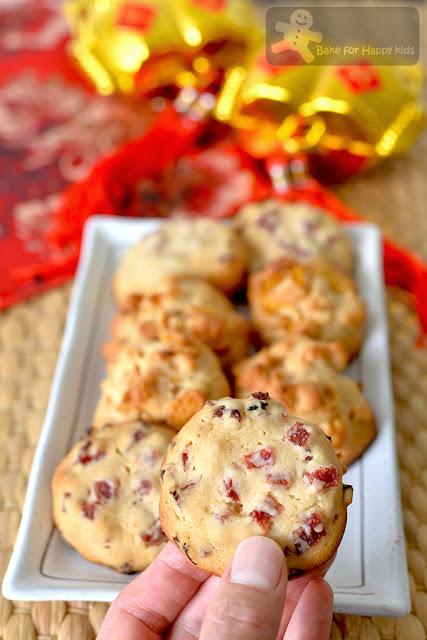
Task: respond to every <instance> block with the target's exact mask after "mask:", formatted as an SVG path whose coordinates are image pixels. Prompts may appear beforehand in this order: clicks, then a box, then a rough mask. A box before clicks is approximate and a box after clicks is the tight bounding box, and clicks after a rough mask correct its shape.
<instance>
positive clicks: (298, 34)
mask: <svg viewBox="0 0 427 640" xmlns="http://www.w3.org/2000/svg"><path fill="white" fill-rule="evenodd" d="M312 24H313V16H312V15H311V13H310V11H307V9H295V11H294V12H293V13H292V15H291V18H290V23H288V22H276V30H277V31H279V32H280V33H283V39H282V40H280V42H275V43H274V44H273V45H271V51H272V52H273V53H283V52H284V51H286V50H289V49H290V50H291V51H297V52H298V53H299V54H300V56H301V57H302V59H303V60H304V62H308V63H309V62H313V60H314V55H313V54H312V52H311V51H310V49H309V46H308V45H309V44H310V43H311V42H321V41H322V38H323V35H322V34H321V33H318V32H317V31H312V30H311V29H310V27H311V26H312Z"/></svg>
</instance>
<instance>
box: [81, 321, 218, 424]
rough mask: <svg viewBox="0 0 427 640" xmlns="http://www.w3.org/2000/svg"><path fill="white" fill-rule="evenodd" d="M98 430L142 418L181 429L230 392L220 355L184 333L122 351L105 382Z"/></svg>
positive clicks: (98, 407)
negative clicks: (212, 401)
mask: <svg viewBox="0 0 427 640" xmlns="http://www.w3.org/2000/svg"><path fill="white" fill-rule="evenodd" d="M101 391H102V393H101V398H100V400H99V403H98V406H97V408H96V411H95V416H94V419H93V426H94V427H95V428H100V427H102V426H103V425H104V424H106V423H107V422H123V421H127V420H135V419H137V418H141V419H144V420H154V421H156V422H166V423H167V424H168V425H169V426H171V427H173V428H174V429H179V428H180V427H181V426H182V425H183V424H185V423H186V422H187V420H189V419H190V418H191V416H192V415H193V414H194V413H196V411H198V410H199V409H200V408H201V407H202V406H203V404H204V403H205V401H206V400H207V399H208V398H220V397H221V396H223V395H224V394H226V393H229V384H228V381H227V378H226V377H225V375H224V373H223V371H222V369H221V366H220V363H219V360H218V358H217V357H216V355H215V354H214V353H213V352H212V351H211V350H210V349H209V347H207V346H206V345H205V344H203V343H202V342H200V341H198V340H193V339H190V338H187V337H184V336H182V335H179V334H171V333H165V334H162V335H161V336H160V337H159V339H158V340H153V341H151V342H145V343H144V344H141V345H139V346H129V347H124V348H123V349H121V351H120V353H119V354H118V355H117V358H116V359H115V360H113V361H112V362H110V364H109V366H108V375H107V377H106V378H105V380H103V382H102V383H101Z"/></svg>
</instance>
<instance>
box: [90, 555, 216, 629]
mask: <svg viewBox="0 0 427 640" xmlns="http://www.w3.org/2000/svg"><path fill="white" fill-rule="evenodd" d="M208 577H209V574H208V573H206V571H202V570H201V569H198V568H197V567H195V566H194V565H192V564H191V563H190V562H189V560H187V558H186V557H185V556H184V555H183V554H182V553H181V552H180V551H179V550H178V549H177V548H176V547H175V546H174V545H173V544H171V543H168V544H167V545H166V547H165V548H164V549H163V550H162V551H161V552H160V554H159V555H158V556H157V558H156V560H154V562H152V563H151V565H150V566H149V567H148V569H146V570H145V571H144V572H143V573H141V574H140V575H139V576H138V577H137V578H135V580H133V581H132V582H130V583H129V584H128V585H127V586H126V587H125V588H124V589H123V591H122V592H121V593H120V594H119V595H118V596H117V598H116V599H115V600H114V602H113V603H112V605H111V606H110V608H109V610H108V612H107V615H106V617H105V620H104V622H103V624H102V627H101V630H100V632H99V634H98V640H112V638H114V640H157V639H158V638H159V637H160V636H161V634H162V633H163V632H164V631H165V629H166V628H167V627H168V626H169V625H170V624H171V623H172V622H173V621H174V620H175V618H176V617H177V616H178V614H179V613H180V611H181V609H182V608H183V607H184V606H185V605H186V604H187V602H188V601H189V600H190V598H191V597H192V596H193V595H194V594H195V593H196V591H197V589H198V588H199V587H200V585H201V584H202V583H203V582H204V581H205V580H206V579H207V578H208Z"/></svg>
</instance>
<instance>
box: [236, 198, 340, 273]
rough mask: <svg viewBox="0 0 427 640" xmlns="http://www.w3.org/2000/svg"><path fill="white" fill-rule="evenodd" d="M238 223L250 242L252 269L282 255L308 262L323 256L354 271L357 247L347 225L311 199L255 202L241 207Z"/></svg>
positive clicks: (248, 244) (237, 226)
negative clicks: (354, 247) (352, 241)
mask: <svg viewBox="0 0 427 640" xmlns="http://www.w3.org/2000/svg"><path fill="white" fill-rule="evenodd" d="M235 226H236V228H237V229H238V230H239V232H241V233H242V235H243V239H244V240H245V242H246V244H247V246H248V249H249V252H248V253H249V268H250V270H251V271H255V270H258V269H261V268H262V267H265V266H266V265H267V264H268V263H270V262H272V261H274V260H277V259H279V258H289V259H290V260H297V261H300V262H305V261H307V260H313V259H316V258H319V257H322V256H323V257H326V258H327V259H328V260H330V261H331V263H332V264H333V265H334V266H336V267H338V268H339V269H341V270H342V271H344V272H345V273H347V274H351V272H352V268H353V247H352V244H351V240H350V238H349V236H348V235H347V234H346V232H345V230H344V228H343V226H342V225H341V224H340V223H339V222H337V221H336V220H334V218H332V217H331V216H329V215H327V214H326V213H325V212H324V211H322V209H319V208H318V207H314V206H312V205H310V204H308V203H301V202H280V201H278V200H265V201H264V202H254V203H251V204H248V205H246V206H245V207H243V209H241V210H240V212H239V214H238V216H237V218H236V221H235Z"/></svg>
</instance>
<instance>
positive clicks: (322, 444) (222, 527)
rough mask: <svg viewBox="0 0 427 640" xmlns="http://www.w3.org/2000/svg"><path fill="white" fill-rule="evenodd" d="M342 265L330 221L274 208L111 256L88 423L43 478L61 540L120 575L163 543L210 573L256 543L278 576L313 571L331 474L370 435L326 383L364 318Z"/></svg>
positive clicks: (180, 228)
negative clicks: (274, 561) (101, 362)
mask: <svg viewBox="0 0 427 640" xmlns="http://www.w3.org/2000/svg"><path fill="white" fill-rule="evenodd" d="M352 268H353V253H352V246H351V243H350V240H349V239H348V238H347V236H346V235H345V232H344V231H343V229H342V228H341V227H340V226H339V225H338V224H337V223H335V222H334V221H333V220H332V218H330V217H329V216H327V215H326V214H324V213H323V212H322V211H320V210H319V209H317V208H314V207H311V206H309V205H306V204H304V205H303V204H290V203H287V204H285V203H280V202H276V201H273V200H270V201H266V202H263V203H254V204H251V205H248V206H246V207H245V208H244V209H243V210H242V211H241V212H240V213H239V214H238V216H237V218H236V219H235V220H234V221H233V223H228V224H227V223H225V224H224V223H219V222H215V221H213V220H207V219H197V220H189V219H174V220H170V221H165V222H164V223H163V224H162V225H161V226H160V227H159V228H158V230H156V231H154V232H153V233H151V234H149V235H146V236H144V237H143V239H142V240H141V241H140V242H139V243H138V244H136V245H135V246H134V247H133V248H132V249H131V250H130V251H128V252H127V253H126V255H125V256H124V258H123V260H122V262H121V264H120V265H119V268H118V270H117V273H116V275H115V278H114V282H113V289H114V296H115V300H116V302H117V306H118V312H117V314H116V316H115V318H114V320H113V322H112V326H111V340H110V341H109V342H108V343H106V344H104V345H103V347H102V354H103V356H104V358H105V360H106V364H107V376H106V378H105V380H104V381H103V382H102V384H101V395H100V398H99V401H98V404H97V407H96V410H95V415H94V418H93V423H92V428H91V430H90V432H89V435H88V436H87V437H86V438H85V439H84V440H82V441H80V442H79V443H77V444H76V445H75V447H74V448H73V449H72V450H71V451H70V452H69V453H68V455H67V456H66V457H65V458H64V460H63V461H62V462H61V464H60V465H59V466H58V468H57V470H56V472H55V475H54V478H53V482H52V490H53V504H54V507H53V513H54V520H55V523H56V525H57V527H58V528H59V530H60V531H61V533H62V535H63V537H64V538H65V540H67V541H68V542H69V543H70V544H71V545H72V546H73V547H75V548H76V549H77V550H78V551H79V552H80V553H81V554H82V555H83V556H84V557H86V558H87V559H89V560H91V561H94V562H99V563H101V564H105V565H107V566H110V567H112V568H114V569H116V570H117V571H120V572H125V573H132V572H135V571H139V570H141V569H143V568H144V567H146V566H147V565H148V564H149V563H150V562H151V561H152V560H153V558H154V557H155V556H156V555H157V553H158V552H159V550H160V549H161V548H162V546H163V544H164V543H165V541H166V536H165V533H164V531H165V532H166V534H167V536H168V538H169V539H171V540H173V541H174V542H175V544H177V545H178V546H179V547H180V548H181V549H182V550H183V551H184V552H185V553H186V554H187V555H188V556H189V557H190V559H191V560H192V561H193V562H197V564H199V565H200V566H203V567H205V568H207V569H208V570H210V571H213V572H215V573H220V572H221V571H222V570H223V569H224V567H225V565H226V563H227V562H228V560H229V558H230V557H231V555H232V552H233V549H234V547H235V545H236V544H237V542H238V540H239V539H241V538H244V537H246V536H247V535H255V534H257V533H258V534H263V535H271V536H272V537H274V538H275V539H276V540H277V541H278V542H279V544H281V545H282V547H283V549H284V551H285V553H286V554H287V556H288V565H289V566H290V567H291V568H293V569H295V570H296V569H306V568H311V567H312V566H317V565H318V564H320V563H321V562H323V561H324V560H325V559H327V558H328V557H329V556H330V555H331V553H333V552H334V551H335V549H336V547H337V545H338V544H339V540H340V539H341V536H342V533H343V531H344V527H345V521H346V507H347V505H348V504H349V502H350V501H351V497H350V496H349V492H348V490H347V491H346V490H345V489H344V488H343V485H342V474H343V472H344V470H345V465H347V464H350V463H351V462H352V461H353V460H354V459H355V458H357V457H358V456H359V455H360V454H361V453H362V452H363V451H364V450H365V449H366V447H367V446H368V445H369V443H370V442H371V441H372V439H373V438H374V437H375V422H374V418H373V416H372V412H371V410H370V408H369V405H368V403H367V401H366V400H365V398H364V397H363V395H362V393H361V391H360V389H359V386H358V385H357V384H356V383H355V382H354V381H353V380H352V379H351V378H349V377H347V376H346V375H344V374H343V373H342V372H343V370H344V369H345V368H346V366H347V364H348V363H349V361H350V360H351V358H353V357H354V356H355V355H356V354H357V352H358V350H359V349H360V346H361V343H362V335H363V323H364V318H365V307H364V304H363V302H362V300H361V299H360V298H359V296H358V294H357V290H356V286H355V283H354V281H353V280H352V275H351V274H352ZM244 292H247V302H248V307H249V314H248V313H247V312H246V313H241V312H240V311H239V310H238V309H239V307H240V305H241V303H242V302H243V301H245V299H246V293H245V294H244ZM233 300H234V301H237V300H238V301H239V306H237V305H235V304H233ZM248 316H249V318H248ZM232 391H234V395H235V396H236V397H237V398H243V397H246V396H249V398H248V400H247V401H243V400H237V399H232V398H229V397H228V396H230V395H231V393H232ZM285 407H286V408H285ZM289 414H291V415H289ZM292 416H298V418H294V417H292ZM219 418H221V424H220V423H219V422H218V419H219ZM224 425H225V427H224ZM316 425H317V426H316ZM224 428H225V429H226V431H227V430H228V435H227V434H226V433H225V432H224ZM231 429H233V430H234V433H232V431H231ZM251 429H252V432H251V431H250V430H251ZM177 431H180V433H179V435H175V434H176V432H177ZM282 432H283V433H286V434H288V435H287V436H286V437H285V436H283V437H280V433H282ZM250 433H251V434H252V435H250ZM330 440H331V441H332V444H331V443H330ZM310 443H311V444H310ZM332 445H333V446H332ZM337 453H338V457H337ZM165 456H166V458H165ZM164 458H165V466H164V467H163V469H162V473H161V474H160V473H159V472H160V469H161V464H162V460H163V459H164ZM264 467H266V469H264ZM249 470H251V471H249ZM264 476H265V477H264ZM161 478H162V479H161ZM249 479H250V480H251V485H248V480H249ZM216 485H217V486H218V489H215V486H216ZM257 487H259V490H258V488H257ZM264 494H265V495H264ZM310 494H311V497H310ZM312 494H316V496H317V497H316V499H313V495H312ZM160 495H162V499H161V504H162V507H161V513H162V521H161V523H160V519H159V500H160ZM298 505H299V506H298ZM304 505H305V506H304ZM290 507H291V508H292V517H288V516H286V515H285V514H289V508H290ZM246 510H247V513H246ZM77 522H78V523H79V525H78V526H77V524H76V523H77ZM196 523H197V524H198V527H194V524H196ZM212 523H213V524H212ZM239 527H240V528H239ZM197 529H199V531H198V533H199V534H200V535H199V538H197V539H196V540H194V535H195V534H194V531H195V530H197ZM236 541H237V542H236Z"/></svg>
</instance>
